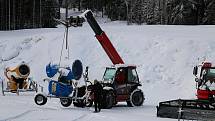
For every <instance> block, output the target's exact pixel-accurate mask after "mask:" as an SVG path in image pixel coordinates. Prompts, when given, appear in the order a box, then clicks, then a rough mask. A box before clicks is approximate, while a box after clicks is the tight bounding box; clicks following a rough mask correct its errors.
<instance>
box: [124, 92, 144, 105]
mask: <svg viewBox="0 0 215 121" xmlns="http://www.w3.org/2000/svg"><path fill="white" fill-rule="evenodd" d="M144 100H145V98H144V94H143V92H142V91H141V90H134V91H133V92H132V93H131V95H130V98H129V100H128V101H127V105H128V106H130V107H133V106H141V105H142V104H143V102H144Z"/></svg>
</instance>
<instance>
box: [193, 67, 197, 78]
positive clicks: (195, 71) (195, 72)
mask: <svg viewBox="0 0 215 121" xmlns="http://www.w3.org/2000/svg"><path fill="white" fill-rule="evenodd" d="M197 74H198V67H197V66H195V67H194V68H193V75H195V76H196V75H197Z"/></svg>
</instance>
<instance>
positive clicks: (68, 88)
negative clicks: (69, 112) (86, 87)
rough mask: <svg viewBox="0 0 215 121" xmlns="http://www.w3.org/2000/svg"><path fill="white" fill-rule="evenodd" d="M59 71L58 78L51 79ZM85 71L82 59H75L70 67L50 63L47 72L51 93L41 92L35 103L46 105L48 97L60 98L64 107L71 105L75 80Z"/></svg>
mask: <svg viewBox="0 0 215 121" xmlns="http://www.w3.org/2000/svg"><path fill="white" fill-rule="evenodd" d="M57 73H59V74H60V75H59V77H58V80H53V79H51V78H52V77H54V76H55V75H56V74H57ZM82 73H83V67H82V63H81V61H80V60H75V61H74V62H73V65H72V69H71V68H70V67H60V66H59V65H57V64H53V65H52V64H51V63H49V64H48V65H47V66H46V74H47V76H48V77H49V78H50V80H49V85H48V90H49V94H48V95H47V94H42V93H39V94H37V95H36V96H35V103H36V104H37V105H44V104H46V102H47V97H50V98H60V101H61V104H62V105H63V106H64V107H68V106H70V105H71V103H72V100H73V98H74V97H73V95H72V94H73V91H74V87H73V80H74V79H75V80H79V79H80V78H81V76H82Z"/></svg>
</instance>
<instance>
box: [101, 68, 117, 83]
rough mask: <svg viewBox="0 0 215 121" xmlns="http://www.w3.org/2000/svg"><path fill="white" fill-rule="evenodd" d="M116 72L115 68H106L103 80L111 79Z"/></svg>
mask: <svg viewBox="0 0 215 121" xmlns="http://www.w3.org/2000/svg"><path fill="white" fill-rule="evenodd" d="M115 73H116V69H115V68H107V69H106V71H105V74H104V81H109V80H113V78H114V76H115Z"/></svg>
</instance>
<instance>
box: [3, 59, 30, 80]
mask: <svg viewBox="0 0 215 121" xmlns="http://www.w3.org/2000/svg"><path fill="white" fill-rule="evenodd" d="M29 74H30V67H29V66H28V65H27V64H25V63H24V62H23V63H21V64H19V65H18V66H16V67H12V68H10V67H7V68H6V69H5V76H6V77H7V79H8V80H13V78H16V79H19V78H23V79H26V78H28V76H29Z"/></svg>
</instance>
